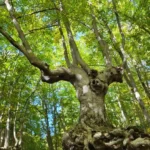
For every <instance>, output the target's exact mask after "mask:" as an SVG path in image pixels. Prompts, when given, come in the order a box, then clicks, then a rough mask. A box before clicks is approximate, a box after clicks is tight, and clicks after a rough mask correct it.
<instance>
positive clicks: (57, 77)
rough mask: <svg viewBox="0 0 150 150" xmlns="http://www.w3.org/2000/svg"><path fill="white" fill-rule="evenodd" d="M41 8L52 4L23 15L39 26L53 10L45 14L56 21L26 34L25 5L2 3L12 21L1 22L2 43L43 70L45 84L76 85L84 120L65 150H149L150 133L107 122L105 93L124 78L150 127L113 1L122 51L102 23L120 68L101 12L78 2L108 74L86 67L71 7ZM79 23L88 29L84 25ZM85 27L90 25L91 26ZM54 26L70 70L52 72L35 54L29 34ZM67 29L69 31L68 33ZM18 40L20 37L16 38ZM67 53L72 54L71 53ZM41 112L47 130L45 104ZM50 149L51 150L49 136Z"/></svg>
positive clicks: (53, 4)
mask: <svg viewBox="0 0 150 150" xmlns="http://www.w3.org/2000/svg"><path fill="white" fill-rule="evenodd" d="M43 3H44V6H45V5H46V4H48V7H45V8H43V9H40V8H39V9H38V10H36V11H34V12H32V13H30V14H25V15H29V17H30V16H32V15H35V16H34V17H35V19H36V23H38V19H41V18H42V19H43V20H46V19H47V18H46V17H47V16H46V14H44V15H42V14H40V13H42V12H46V13H47V12H49V11H52V12H49V14H48V13H47V15H48V16H49V15H51V16H50V17H54V20H53V22H52V23H53V24H52V25H49V24H48V25H46V26H44V27H40V28H35V29H32V30H30V29H29V30H28V29H24V28H25V26H27V27H28V24H24V23H23V21H20V20H19V19H22V18H23V17H24V16H22V14H21V13H19V11H20V9H23V11H26V9H27V8H25V7H24V6H19V1H18V2H13V1H10V0H4V3H2V4H1V5H2V7H4V8H3V9H4V10H5V13H7V15H8V16H9V22H8V20H7V21H6V23H5V22H3V23H2V25H1V26H0V33H1V34H2V35H3V37H4V38H6V39H7V40H8V42H9V43H11V44H12V45H13V46H14V47H15V48H16V49H17V50H19V51H20V52H21V53H22V54H23V55H24V56H25V57H26V58H27V59H28V61H29V63H30V64H31V65H33V66H34V67H36V68H38V69H39V70H40V72H41V80H42V81H43V82H46V83H48V84H53V83H56V82H59V81H66V82H69V83H70V84H71V85H73V87H74V88H75V90H76V96H77V98H78V100H79V103H80V116H79V121H78V122H77V124H76V125H75V126H74V127H73V128H72V130H71V131H68V132H67V133H64V136H63V142H62V143H63V145H62V146H63V149H64V150H103V149H112V150H113V149H128V150H132V149H143V150H145V149H149V148H150V136H149V135H148V134H145V133H144V132H142V131H140V130H138V129H137V128H133V127H128V128H127V129H115V128H114V127H113V126H112V125H111V124H110V123H109V121H108V120H107V118H106V110H105V96H106V94H107V91H108V88H109V86H110V84H112V83H114V82H117V83H122V82H123V76H124V77H125V80H126V81H127V82H128V84H129V86H130V87H131V88H132V92H133V94H134V96H135V99H136V100H137V101H138V103H139V105H140V107H141V110H142V112H143V114H144V117H145V119H146V121H147V122H148V123H150V118H149V114H148V110H147V109H146V107H145V105H144V102H143V100H142V98H141V96H140V94H139V92H138V89H137V87H136V84H135V81H134V78H133V76H132V73H131V71H130V68H129V64H128V62H127V57H128V55H127V53H126V52H125V36H124V33H123V30H122V26H121V22H120V18H119V15H118V11H117V7H116V2H115V0H112V3H111V4H112V6H113V9H114V14H115V18H116V24H117V25H118V30H119V34H120V36H121V44H120V46H118V42H117V41H116V39H115V35H114V34H113V32H112V31H111V29H110V27H109V24H108V22H107V21H106V20H105V18H103V19H102V20H103V23H104V24H105V26H106V30H107V31H108V33H109V35H110V40H111V42H112V45H113V46H114V49H115V50H116V52H117V53H118V54H119V56H120V59H121V63H120V61H118V60H116V61H118V62H119V64H118V66H113V57H112V56H113V55H112V53H111V48H110V46H109V45H108V43H107V41H106V40H105V35H104V34H103V33H102V31H101V30H100V29H99V27H98V25H99V24H98V20H97V17H96V16H97V13H98V9H96V8H95V7H94V5H93V4H92V1H89V2H86V1H83V2H82V1H80V3H83V4H84V5H85V6H86V8H88V9H87V10H88V13H87V14H88V16H87V15H86V17H87V18H88V19H89V20H90V21H91V20H92V21H91V25H90V27H89V28H90V29H89V30H91V31H92V32H93V33H94V35H95V38H96V41H97V42H98V45H99V46H100V49H101V51H102V55H103V57H104V61H105V65H106V69H104V70H103V71H102V70H96V69H93V68H92V67H90V65H89V64H88V62H86V61H85V60H84V59H83V57H84V56H83V55H81V51H80V50H79V48H78V46H77V44H76V41H75V36H74V32H73V28H72V26H71V22H70V18H69V15H68V10H67V9H68V7H67V2H65V1H62V0H60V1H56V2H55V1H52V2H48V1H45V2H43ZM72 3H73V2H72ZM97 4H98V2H97ZM30 5H31V6H32V5H33V6H35V7H37V5H38V3H36V4H34V2H33V3H31V4H30ZM31 6H30V7H31ZM27 7H28V6H27ZM82 7H83V6H82ZM6 10H7V11H6ZM70 15H71V14H70ZM79 21H80V20H79ZM39 23H40V22H39ZM81 23H82V24H84V22H81ZM7 24H11V25H10V27H11V28H13V31H10V30H11V29H9V28H8V27H7ZM12 24H13V26H12ZM85 25H88V23H87V24H85ZM37 26H38V25H37ZM55 26H56V27H58V29H59V34H60V36H61V38H62V46H63V50H64V59H65V62H66V65H65V66H64V67H59V68H56V69H51V64H48V63H47V62H51V60H50V61H45V60H44V58H40V56H38V55H37V54H36V50H35V49H33V46H32V44H30V40H29V39H30V38H28V37H27V35H28V34H31V33H32V32H35V31H37V30H42V29H46V28H50V30H53V28H54V27H55ZM29 28H30V27H29ZM14 29H15V30H14ZM24 30H26V31H28V33H25V31H24ZM64 30H65V31H66V32H64ZM9 32H10V33H9ZM16 35H18V37H17V36H16ZM41 36H42V35H41ZM66 37H67V38H68V41H67V40H66ZM47 42H49V41H47ZM68 45H69V46H68ZM68 47H69V48H68ZM37 49H38V47H37ZM68 49H70V51H69V50H68ZM54 50H55V48H54ZM43 53H44V46H43ZM85 53H86V52H85ZM120 64H121V65H120ZM123 72H124V73H123ZM137 73H138V70H137ZM139 79H140V76H139ZM142 85H143V86H144V88H145V91H146V93H147V94H149V92H148V88H147V87H146V85H145V84H144V83H143V84H142ZM44 108H45V109H44ZM43 109H44V110H45V120H46V122H47V126H48V117H47V115H48V114H47V107H46V104H45V103H44V101H43ZM8 113H9V112H8ZM8 116H9V115H8ZM8 121H9V117H8ZM47 132H48V129H47ZM6 138H7V137H6ZM7 145H8V141H7V140H6V144H5V146H4V148H3V149H8V146H7ZM48 145H49V147H51V148H52V149H53V146H52V140H51V137H50V136H49V143H48ZM16 149H17V147H16Z"/></svg>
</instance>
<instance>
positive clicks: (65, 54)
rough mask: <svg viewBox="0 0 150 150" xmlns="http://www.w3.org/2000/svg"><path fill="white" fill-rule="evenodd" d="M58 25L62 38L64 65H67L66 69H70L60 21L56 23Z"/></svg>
mask: <svg viewBox="0 0 150 150" xmlns="http://www.w3.org/2000/svg"><path fill="white" fill-rule="evenodd" d="M58 24H59V32H60V34H61V36H62V43H63V48H64V56H65V60H66V64H67V66H68V67H70V66H71V63H70V60H69V56H68V51H67V46H66V42H65V36H64V34H63V30H62V27H61V24H60V21H58Z"/></svg>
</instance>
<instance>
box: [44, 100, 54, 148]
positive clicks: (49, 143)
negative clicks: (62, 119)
mask: <svg viewBox="0 0 150 150" xmlns="http://www.w3.org/2000/svg"><path fill="white" fill-rule="evenodd" d="M42 103H43V104H42V105H43V109H44V113H45V123H46V133H47V143H48V148H49V150H54V147H53V140H52V137H51V131H50V126H49V119H48V106H47V104H46V101H45V100H43V101H42Z"/></svg>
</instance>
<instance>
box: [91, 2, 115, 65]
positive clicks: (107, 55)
mask: <svg viewBox="0 0 150 150" xmlns="http://www.w3.org/2000/svg"><path fill="white" fill-rule="evenodd" d="M90 8H91V16H92V26H93V30H94V34H95V36H96V39H97V41H98V43H99V45H100V46H101V47H102V54H103V56H104V58H105V61H106V65H107V66H108V67H110V66H112V61H111V57H110V53H109V46H108V44H107V43H106V42H105V40H104V39H103V36H102V34H101V33H100V32H99V31H98V27H97V22H96V18H95V15H94V11H93V9H92V6H91V4H90Z"/></svg>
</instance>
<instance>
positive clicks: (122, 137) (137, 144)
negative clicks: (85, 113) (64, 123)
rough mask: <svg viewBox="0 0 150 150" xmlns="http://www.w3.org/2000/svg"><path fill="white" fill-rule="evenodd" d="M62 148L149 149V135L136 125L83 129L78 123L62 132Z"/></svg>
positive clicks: (64, 149) (69, 149)
mask: <svg viewBox="0 0 150 150" xmlns="http://www.w3.org/2000/svg"><path fill="white" fill-rule="evenodd" d="M63 150H150V135H149V134H146V133H144V132H143V131H141V130H139V129H138V128H136V127H128V128H127V129H113V128H108V127H105V126H101V127H99V129H96V130H93V129H91V128H87V130H85V128H83V127H81V126H79V125H78V126H76V127H75V128H74V129H73V130H72V131H70V132H68V133H65V134H64V136H63Z"/></svg>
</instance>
